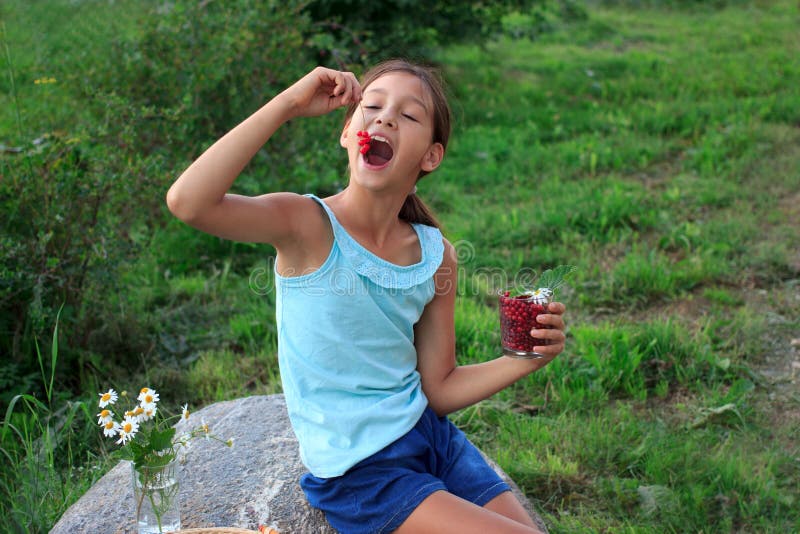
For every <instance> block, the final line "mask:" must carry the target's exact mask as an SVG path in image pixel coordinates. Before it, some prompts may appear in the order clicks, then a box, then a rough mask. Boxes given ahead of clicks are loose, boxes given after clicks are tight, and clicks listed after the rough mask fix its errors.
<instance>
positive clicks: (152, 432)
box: [97, 387, 233, 532]
mask: <svg viewBox="0 0 800 534" xmlns="http://www.w3.org/2000/svg"><path fill="white" fill-rule="evenodd" d="M99 395H100V401H99V403H98V405H99V407H100V410H101V411H100V413H98V414H97V423H98V424H99V425H100V427H101V428H102V431H103V434H104V435H105V436H106V437H109V438H111V439H115V440H116V444H117V445H120V446H121V447H122V448H121V449H120V452H121V453H122V456H123V457H125V458H126V459H128V460H130V461H131V462H132V467H133V473H134V497H135V499H136V517H137V520H138V522H139V526H140V529H139V530H140V532H142V531H143V530H142V528H141V527H142V523H143V521H144V522H146V521H147V520H146V519H143V518H147V517H152V518H153V519H154V520H155V523H157V529H158V530H155V529H154V530H153V532H163V530H162V528H167V530H176V528H175V527H177V528H180V512H179V511H178V510H177V479H176V477H175V464H174V463H173V462H175V459H176V455H177V452H178V450H179V449H180V448H181V447H188V445H189V442H190V441H191V440H192V439H194V438H197V437H205V438H206V439H213V440H216V441H219V442H222V443H225V444H226V445H227V446H228V447H232V446H233V438H231V439H228V440H222V439H220V438H219V437H217V436H215V435H213V434H212V433H211V429H210V428H209V426H208V424H206V422H205V420H201V423H200V424H199V425H197V426H195V427H194V428H190V430H188V431H185V432H182V433H181V434H179V435H177V436H176V432H177V431H176V427H175V426H173V423H176V422H178V420H181V421H188V420H189V408H188V407H187V405H186V404H184V405H183V408H182V410H181V413H180V414H176V415H173V416H170V417H165V416H164V414H163V413H162V412H161V411H160V410H159V407H158V401H159V395H158V392H156V390H154V389H151V388H147V387H145V388H142V389H141V390H140V391H139V395H138V396H137V397H136V399H135V401H134V400H133V399H132V398H131V397H130V396H129V395H128V394H127V393H126V392H124V391H123V392H121V393H119V394H118V393H117V392H116V391H114V390H113V389H109V390H108V391H106V392H105V393H100V394H99ZM120 398H122V399H125V400H126V401H127V409H125V408H122V409H120V408H119V405H118V404H117V401H119V400H120ZM120 404H122V403H120ZM184 427H185V425H184ZM170 514H172V515H174V516H175V519H174V522H170V521H171V520H167V519H166V518H167V516H169V515H170ZM167 525H169V527H167ZM144 531H145V532H149V530H147V529H145V530H144Z"/></svg>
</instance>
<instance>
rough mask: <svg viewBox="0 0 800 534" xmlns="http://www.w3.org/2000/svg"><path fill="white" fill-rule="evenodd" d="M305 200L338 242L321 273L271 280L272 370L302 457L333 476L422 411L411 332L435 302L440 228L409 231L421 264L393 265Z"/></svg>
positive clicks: (317, 472)
mask: <svg viewBox="0 0 800 534" xmlns="http://www.w3.org/2000/svg"><path fill="white" fill-rule="evenodd" d="M307 196H309V197H311V198H312V199H314V200H315V201H316V202H318V203H319V204H320V205H321V206H322V207H323V208H324V209H325V212H326V213H327V214H328V218H329V219H330V222H331V226H332V228H333V235H334V240H333V245H332V246H331V251H330V254H329V255H328V258H327V259H326V260H325V262H324V263H323V264H322V266H321V267H320V268H319V269H318V270H316V271H314V272H312V273H310V274H305V275H301V276H292V277H284V276H280V275H279V274H278V273H277V272H276V273H275V285H276V289H277V291H276V306H275V308H276V310H275V311H276V318H277V325H278V362H279V365H280V372H281V381H282V383H283V391H284V395H285V397H286V405H287V407H288V411H289V418H290V420H291V422H292V427H293V429H294V432H295V434H296V435H297V440H298V442H299V443H300V457H301V459H302V461H303V463H304V464H305V466H306V467H307V468H308V470H309V471H310V472H311V473H312V474H313V475H315V476H318V477H321V478H329V477H334V476H339V475H342V474H344V472H345V471H347V469H349V468H350V467H352V466H353V465H355V464H356V463H358V462H359V461H361V460H363V459H364V458H366V457H368V456H370V455H372V454H374V453H376V452H377V451H379V450H381V449H382V448H384V447H385V446H386V445H388V444H390V443H392V442H393V441H395V440H397V439H398V438H400V437H401V436H403V435H404V434H405V433H407V432H408V431H409V430H411V428H412V427H413V426H414V425H415V424H416V422H417V420H418V419H419V417H420V416H421V415H422V412H423V411H424V409H425V407H426V406H427V404H428V401H427V399H426V398H425V394H424V393H423V392H422V385H421V382H420V376H419V373H418V372H417V370H416V368H417V353H416V349H415V347H414V324H416V322H417V321H418V320H419V318H420V316H421V315H422V311H423V309H424V308H425V305H426V304H428V302H430V301H431V299H433V296H434V280H433V275H434V273H435V272H436V270H437V269H438V268H439V265H440V264H441V263H442V255H443V252H444V243H443V241H442V234H441V233H440V232H439V230H438V229H436V228H433V227H430V226H426V225H423V224H414V225H412V226H413V227H414V230H415V231H416V233H417V237H418V238H419V242H420V247H421V249H422V259H421V261H420V262H419V263H416V264H414V265H410V266H400V265H395V264H393V263H390V262H387V261H385V260H383V259H382V258H379V257H378V256H376V255H375V254H373V253H372V252H370V251H368V250H367V249H366V248H364V247H363V246H361V245H360V244H359V243H358V242H357V241H356V240H355V239H353V238H352V237H351V236H350V235H349V234H348V233H347V232H346V231H345V229H344V227H342V226H341V225H340V224H339V222H338V221H337V220H336V217H335V216H334V214H333V212H332V211H331V209H330V208H329V207H328V206H327V205H326V204H325V203H324V202H323V201H322V200H321V199H319V198H317V197H316V196H314V195H307Z"/></svg>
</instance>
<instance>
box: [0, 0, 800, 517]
mask: <svg viewBox="0 0 800 534" xmlns="http://www.w3.org/2000/svg"><path fill="white" fill-rule="evenodd" d="M52 4H53V7H52V9H51V10H49V11H48V10H44V8H42V6H41V5H37V6H35V7H28V5H27V3H25V2H22V1H13V2H9V4H8V5H7V6H4V7H2V8H0V10H2V11H0V12H2V13H3V14H4V15H5V17H4V21H3V23H4V41H3V43H0V45H3V48H0V53H2V54H3V56H4V57H5V58H6V63H5V64H6V67H5V71H6V73H7V76H6V78H7V79H6V81H4V82H3V84H4V85H3V86H2V87H4V88H5V89H7V90H6V91H5V92H4V94H0V144H2V145H4V146H23V145H25V144H26V143H30V142H31V141H32V140H34V139H36V138H41V137H42V136H46V135H56V134H55V132H61V133H58V134H57V135H63V136H65V137H69V135H71V132H72V130H76V131H77V126H76V124H80V123H81V122H82V121H83V122H85V121H97V120H99V119H98V118H97V116H96V115H95V114H94V113H95V112H94V111H92V109H90V106H88V105H87V104H86V102H84V101H82V100H80V99H78V98H77V97H76V91H75V87H76V85H75V83H66V82H65V80H67V79H68V80H71V82H74V77H73V78H70V73H73V74H74V73H75V72H79V71H80V69H81V68H89V67H86V65H85V61H84V60H83V59H82V58H83V57H84V56H83V55H86V56H87V57H88V58H90V59H91V58H92V57H99V56H101V55H102V54H103V50H104V47H105V46H106V45H105V41H104V39H111V38H112V36H114V35H118V34H119V33H120V32H130V33H131V34H132V35H135V34H136V31H137V20H139V19H138V18H137V17H138V13H141V11H139V10H138V8H137V7H136V6H137V4H136V3H133V2H118V3H108V4H102V5H103V6H104V7H103V8H102V9H99V8H97V6H94V9H95V11H93V17H95V19H94V20H95V21H97V20H99V21H101V22H105V23H104V24H93V25H90V26H82V27H79V29H80V32H78V33H80V35H78V34H77V33H76V30H74V28H75V26H74V25H73V26H71V25H69V24H60V23H59V22H64V21H65V20H69V19H70V17H75V20H78V17H80V14H81V13H80V10H79V9H78V10H77V11H76V10H75V9H73V8H71V7H70V6H69V5H68V3H67V2H53V3H52ZM586 9H587V14H588V17H587V18H586V19H585V20H579V21H574V22H572V23H563V24H560V25H558V26H557V27H555V28H554V29H553V31H550V32H548V33H544V34H542V35H541V36H539V38H538V39H537V40H535V41H533V42H531V41H529V40H523V39H519V40H515V39H512V38H511V37H509V36H503V37H498V39H497V40H495V41H493V42H491V43H489V44H487V45H486V46H472V45H461V46H452V47H448V48H446V49H444V50H440V51H438V52H437V57H436V59H437V60H438V61H440V62H441V63H442V64H443V65H444V68H445V74H446V76H447V78H448V80H449V82H450V84H451V90H452V98H453V104H454V108H455V110H456V115H457V122H456V130H455V132H454V136H453V139H452V141H451V145H450V148H449V151H448V154H447V157H446V158H445V163H444V164H443V166H442V168H440V169H439V170H438V171H437V172H436V173H435V174H433V175H431V176H430V177H427V178H425V179H424V180H423V181H422V182H421V184H420V186H419V194H420V195H421V196H422V197H423V198H424V199H425V200H426V201H428V202H429V204H430V205H431V206H432V207H433V208H434V209H435V211H436V213H437V214H438V215H439V217H440V220H441V221H442V222H443V225H444V227H445V233H446V235H447V237H448V238H449V240H450V241H451V242H453V243H454V244H455V245H456V246H457V249H458V252H459V258H460V269H461V270H460V278H459V283H460V298H459V301H458V303H457V310H456V323H457V324H456V333H457V347H458V351H459V361H460V362H462V363H470V362H476V361H483V360H486V359H488V358H491V357H493V356H495V355H497V354H498V347H499V330H498V317H497V306H496V302H495V297H494V296H493V290H494V289H497V288H496V287H495V285H496V282H497V280H501V279H502V280H505V279H508V278H509V277H511V276H513V274H514V273H516V272H518V271H520V270H522V269H526V268H532V269H535V270H537V271H539V270H541V269H542V268H544V267H549V266H553V265H556V264H560V263H571V264H574V265H576V266H577V267H578V268H579V270H578V272H577V274H576V275H575V277H574V278H573V279H572V283H571V284H570V286H569V287H568V288H566V290H565V291H564V292H563V293H562V294H561V300H563V301H564V302H565V304H566V305H567V308H568V315H567V319H568V323H569V329H568V344H567V349H566V351H565V353H564V354H563V355H561V356H560V357H559V358H558V359H557V360H555V361H554V362H553V363H551V364H550V365H549V366H548V367H547V368H545V369H544V370H542V371H540V372H538V373H536V374H534V375H532V376H530V377H529V378H526V379H524V380H522V381H520V382H519V383H517V384H516V385H515V386H513V387H510V388H508V389H507V390H505V391H503V392H501V393H499V394H497V395H496V396H495V397H493V398H491V399H489V400H487V401H484V402H482V403H480V404H478V405H476V406H474V407H471V408H468V409H465V410H463V411H461V412H458V413H456V414H454V415H453V416H452V419H453V420H454V421H455V422H456V423H457V424H458V425H459V426H460V427H461V428H463V429H464V430H465V431H466V432H467V433H468V434H469V435H470V437H471V438H472V439H473V440H474V441H475V442H476V443H477V444H478V445H479V446H480V447H481V448H482V449H483V450H484V451H486V452H487V453H488V454H489V455H490V456H492V457H494V458H495V459H497V461H498V462H499V464H500V465H501V466H502V467H503V469H505V471H506V472H508V473H509V474H510V475H511V476H512V478H513V479H514V480H515V481H516V482H517V483H518V484H519V485H520V487H521V488H522V489H523V490H524V492H525V493H526V494H527V495H528V496H529V497H530V498H531V499H532V501H533V502H534V504H535V506H536V508H537V510H539V512H540V513H541V515H542V517H543V518H544V519H545V521H546V523H547V525H548V528H549V529H550V531H551V532H553V533H583V532H609V533H610V532H619V533H622V532H625V533H649V532H653V533H661V532H703V533H711V532H748V533H749V532H775V533H783V532H798V531H800V512H799V511H798V510H799V509H800V483H799V482H798V481H800V447H799V446H798V444H799V443H800V435H798V429H800V382H799V381H798V380H799V379H798V374H800V369H798V367H800V353H799V352H798V351H800V349H799V348H798V344H800V341H799V339H800V290H799V289H798V281H800V59H798V58H800V33H799V32H798V28H800V14H798V9H797V5H796V3H793V2H789V1H775V2H767V1H754V2H727V3H726V2H717V3H713V4H712V3H702V2H697V3H692V2H674V3H668V2H667V3H659V2H619V3H615V2H596V3H594V2H593V3H590V4H588V5H587V7H586ZM115 10H117V11H115ZM46 13H50V16H51V18H47V17H45V16H44V15H45V14H46ZM121 13H125V14H126V17H121V16H120V14H121ZM70 28H73V29H72V30H71V29H70ZM76 38H77V39H78V40H79V43H80V44H81V45H82V46H81V47H77V46H76V45H75V44H74V42H75V41H74V39H76ZM70 43H72V44H70ZM79 48H80V50H79ZM58 50H60V51H61V53H62V54H63V60H59V59H54V58H55V57H56V56H54V55H53V54H54V51H58ZM59 65H61V66H60V67H59ZM81 65H83V67H81ZM59 68H60V69H61V70H58V69H59ZM51 77H52V78H53V79H54V81H52V82H50V81H49V78H51ZM12 79H13V81H12ZM42 80H44V81H42ZM83 94H85V92H84V93H83ZM335 142H336V132H335V131H332V132H331V136H330V143H331V144H335ZM170 150H171V151H172V152H171V154H172V155H171V156H169V157H165V158H164V159H163V160H161V165H162V166H161V167H160V168H157V169H156V170H155V171H154V172H155V175H157V179H158V180H159V184H160V186H159V187H161V191H162V192H163V191H166V188H167V187H168V185H169V184H170V183H171V180H172V179H174V177H175V175H176V173H177V172H179V171H180V169H181V167H182V166H183V165H185V164H186V162H187V161H188V158H189V155H188V154H181V153H180V151H179V150H178V148H177V147H171V148H170ZM19 157H21V156H17V155H16V154H13V153H3V154H0V158H2V159H0V164H2V167H0V170H2V176H3V177H2V179H3V180H8V179H9V178H11V179H12V180H15V179H24V178H25V177H26V176H27V174H26V173H27V172H30V174H31V175H34V174H35V173H34V172H32V171H29V170H27V171H26V169H25V166H24V165H18V164H17V162H18V161H19V160H18V159H17V160H14V159H13V158H19ZM337 157H339V159H338V160H336V161H334V164H335V165H339V167H338V169H342V170H343V169H344V158H342V157H341V155H339V156H337ZM318 164H319V163H318ZM250 172H251V173H252V177H251V178H250V179H251V181H250V182H248V184H252V183H255V184H257V185H259V186H261V187H263V188H269V185H270V184H269V179H268V178H264V177H259V176H258V174H257V170H251V171H250ZM296 172H297V175H299V176H304V175H305V174H304V173H306V172H308V171H307V170H304V169H297V171H296ZM330 174H331V175H332V176H333V178H331V179H330V180H329V181H327V182H325V181H323V182H321V183H322V185H320V186H318V187H316V185H315V187H313V188H312V187H310V188H309V189H308V190H309V191H312V190H313V191H314V192H317V193H325V192H326V190H327V191H330V190H332V189H335V187H336V183H337V180H338V181H339V183H341V182H342V181H343V180H344V179H343V178H342V177H341V176H340V175H339V176H337V173H336V172H331V173H330ZM259 180H261V181H259ZM311 183H313V184H318V183H319V182H316V181H312V182H311ZM298 192H306V191H305V190H302V191H298ZM132 200H133V202H134V203H136V202H137V199H132ZM158 217H160V219H159V224H157V225H155V226H153V227H152V228H150V229H148V230H147V232H148V233H147V235H143V236H142V238H141V239H142V242H145V243H146V244H147V246H146V247H145V249H144V250H145V252H143V253H142V254H140V255H139V256H138V257H137V259H136V261H132V262H130V263H127V264H126V266H125V269H124V270H123V271H122V274H121V276H120V278H119V280H118V281H117V287H118V291H117V292H115V293H114V294H112V295H104V296H103V297H102V299H104V301H105V302H106V305H105V306H102V309H104V310H108V309H113V310H116V311H115V315H116V317H115V318H114V320H113V321H111V320H109V321H108V322H106V323H103V322H102V321H100V322H99V323H98V324H100V325H106V329H105V330H104V329H103V328H101V327H100V326H98V328H97V330H96V331H95V332H92V333H91V336H94V337H93V338H92V339H95V338H98V339H102V340H103V342H104V343H105V346H106V347H107V350H108V353H106V354H88V355H84V356H82V358H84V359H81V360H80V361H81V362H83V363H84V365H82V366H81V367H80V370H79V371H76V373H80V375H81V376H80V377H78V376H74V377H70V376H69V373H66V376H67V378H63V379H59V380H56V381H55V382H54V384H51V383H49V381H48V378H49V377H50V374H49V373H50V371H51V370H52V369H53V368H55V367H57V366H58V361H57V358H53V359H52V361H51V357H52V354H53V353H55V352H57V351H53V352H51V347H50V344H49V340H41V339H40V340H39V346H40V349H41V351H40V352H41V356H42V361H43V365H42V373H41V375H42V376H41V377H37V378H36V380H34V381H33V382H32V383H31V386H30V391H39V392H42V391H43V392H44V393H45V395H44V396H42V395H41V394H39V395H37V396H33V395H29V396H27V397H23V398H20V400H19V401H18V402H17V403H16V404H14V405H12V406H11V408H12V409H9V410H8V412H7V413H6V414H5V418H4V420H3V421H4V425H3V428H2V430H0V432H2V434H1V436H2V438H1V439H0V443H2V452H3V453H4V457H5V459H6V460H7V461H5V462H3V467H2V470H3V471H2V476H0V483H2V486H0V491H1V493H0V495H2V499H3V500H2V502H0V510H2V514H0V515H2V516H7V517H9V518H10V520H9V524H10V525H12V527H11V529H12V531H13V532H16V531H20V532H44V531H47V530H48V529H49V527H50V526H52V524H53V523H54V522H55V520H57V518H58V516H59V515H60V513H62V512H63V511H64V510H65V509H66V508H67V507H68V506H69V505H70V504H71V503H72V502H74V500H76V499H77V498H78V497H79V496H80V494H81V493H82V492H83V491H85V489H86V488H87V487H88V486H89V485H90V484H91V483H92V482H93V481H94V480H96V479H97V477H98V476H100V475H101V474H102V473H103V472H104V470H105V469H107V468H108V466H109V464H110V463H111V462H112V461H113V458H111V457H109V449H110V447H106V446H104V445H103V444H102V442H100V441H99V439H97V436H95V435H94V433H95V427H94V412H93V411H92V410H94V408H95V405H94V401H95V398H96V391H99V390H100V388H104V387H108V386H109V385H111V386H114V387H116V388H117V389H130V388H133V387H137V385H139V384H140V383H141V381H142V380H148V381H149V384H150V385H152V386H153V387H156V388H157V389H159V390H160V391H163V392H165V393H164V394H162V397H163V396H164V395H166V396H167V400H168V401H171V402H173V403H175V404H177V403H182V402H187V401H188V402H190V403H192V404H193V405H194V406H196V407H199V406H201V405H204V404H207V403H211V402H214V401H218V400H223V399H230V398H236V397H241V396H246V395H253V394H265V393H274V392H278V391H280V382H279V377H278V370H277V360H276V337H275V328H274V317H273V310H274V294H273V293H272V291H271V284H272V280H271V275H270V268H271V265H272V263H271V261H272V260H271V256H270V254H271V251H270V250H269V249H268V248H264V247H254V246H250V245H244V244H235V243H227V242H223V241H220V240H217V239H215V238H210V237H207V236H203V235H200V234H199V233H198V232H196V231H194V230H192V229H190V228H187V227H186V226H184V225H182V224H181V223H178V222H176V221H175V220H172V219H171V218H170V217H169V216H168V214H167V213H166V210H164V209H163V208H162V209H161V211H160V212H159V215H158ZM142 231H143V232H144V230H142ZM97 298H98V299H101V297H100V296H98V297H97ZM112 327H113V328H112ZM115 329H116V330H115ZM87 336H89V335H88V334H87ZM62 350H64V349H63V347H62ZM31 357H32V358H35V357H36V354H35V353H33V354H31ZM104 358H109V359H114V361H115V362H116V363H115V366H114V367H111V366H104V365H102V360H103V359H104ZM112 369H113V370H112ZM98 370H100V371H98ZM5 372H6V376H8V373H10V371H5ZM53 372H54V373H55V371H53ZM10 376H11V377H12V378H19V377H14V375H13V374H11V375H10ZM58 376H59V377H62V376H65V375H64V374H61V373H59V374H58ZM0 379H5V378H4V376H3V375H0ZM42 383H43V384H42ZM74 384H80V388H82V389H81V390H80V391H74V389H70V386H72V387H74ZM9 387H10V386H9ZM56 450H58V451H64V450H68V451H70V452H69V453H68V454H61V455H56V454H55V453H54V451H56Z"/></svg>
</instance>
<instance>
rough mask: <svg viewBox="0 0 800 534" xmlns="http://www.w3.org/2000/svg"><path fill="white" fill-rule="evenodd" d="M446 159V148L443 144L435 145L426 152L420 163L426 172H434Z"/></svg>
mask: <svg viewBox="0 0 800 534" xmlns="http://www.w3.org/2000/svg"><path fill="white" fill-rule="evenodd" d="M442 158H444V146H442V144H441V143H433V144H432V145H431V147H430V148H429V149H428V151H427V152H425V155H424V156H423V157H422V162H421V163H420V168H421V169H422V170H423V171H425V172H433V171H434V170H436V167H438V166H439V164H440V163H441V162H442Z"/></svg>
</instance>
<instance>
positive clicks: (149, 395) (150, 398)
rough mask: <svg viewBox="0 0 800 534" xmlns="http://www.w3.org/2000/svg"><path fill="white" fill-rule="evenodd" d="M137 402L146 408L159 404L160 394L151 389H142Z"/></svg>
mask: <svg viewBox="0 0 800 534" xmlns="http://www.w3.org/2000/svg"><path fill="white" fill-rule="evenodd" d="M137 400H138V401H139V402H140V403H141V404H142V406H144V405H145V404H155V403H156V402H158V393H156V390H154V389H150V388H142V390H141V391H140V392H139V396H138V397H137Z"/></svg>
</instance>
